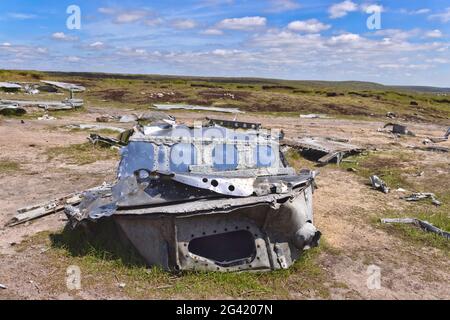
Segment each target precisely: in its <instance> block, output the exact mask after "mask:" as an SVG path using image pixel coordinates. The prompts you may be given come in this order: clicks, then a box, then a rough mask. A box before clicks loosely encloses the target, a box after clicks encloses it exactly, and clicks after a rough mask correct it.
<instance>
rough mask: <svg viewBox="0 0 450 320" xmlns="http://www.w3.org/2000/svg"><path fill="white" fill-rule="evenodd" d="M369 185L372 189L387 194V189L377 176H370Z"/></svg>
mask: <svg viewBox="0 0 450 320" xmlns="http://www.w3.org/2000/svg"><path fill="white" fill-rule="evenodd" d="M370 183H371V185H372V187H373V188H374V189H377V190H380V191H382V192H383V193H389V187H388V186H387V185H386V183H385V182H384V181H383V180H381V179H380V178H379V177H378V176H375V175H373V176H371V177H370Z"/></svg>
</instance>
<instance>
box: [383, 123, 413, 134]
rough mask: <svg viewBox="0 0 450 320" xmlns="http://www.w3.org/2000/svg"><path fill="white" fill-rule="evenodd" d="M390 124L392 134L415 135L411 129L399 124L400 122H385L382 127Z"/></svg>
mask: <svg viewBox="0 0 450 320" xmlns="http://www.w3.org/2000/svg"><path fill="white" fill-rule="evenodd" d="M390 126H392V133H394V134H401V135H409V136H415V134H414V133H413V132H412V131H409V130H408V128H407V127H406V126H404V125H401V124H397V123H386V124H385V125H384V127H383V128H387V127H390Z"/></svg>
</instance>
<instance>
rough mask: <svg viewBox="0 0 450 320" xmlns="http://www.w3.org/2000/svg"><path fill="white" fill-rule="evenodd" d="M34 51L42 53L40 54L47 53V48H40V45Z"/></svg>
mask: <svg viewBox="0 0 450 320" xmlns="http://www.w3.org/2000/svg"><path fill="white" fill-rule="evenodd" d="M36 51H37V52H38V53H42V54H46V53H48V49H47V48H42V47H39V48H37V49H36Z"/></svg>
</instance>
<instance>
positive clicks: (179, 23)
mask: <svg viewBox="0 0 450 320" xmlns="http://www.w3.org/2000/svg"><path fill="white" fill-rule="evenodd" d="M196 26H197V23H196V22H195V21H194V20H191V19H179V20H174V21H172V27H174V28H175V29H181V30H185V29H193V28H195V27H196Z"/></svg>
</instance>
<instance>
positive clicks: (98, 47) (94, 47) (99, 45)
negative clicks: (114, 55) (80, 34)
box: [89, 41, 105, 50]
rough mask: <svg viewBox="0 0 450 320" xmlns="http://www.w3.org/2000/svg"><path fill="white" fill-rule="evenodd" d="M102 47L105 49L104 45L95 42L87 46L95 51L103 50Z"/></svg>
mask: <svg viewBox="0 0 450 320" xmlns="http://www.w3.org/2000/svg"><path fill="white" fill-rule="evenodd" d="M104 47H105V44H104V43H103V42H101V41H95V42H93V43H91V44H90V45H89V48H91V49H96V50H99V49H103V48H104Z"/></svg>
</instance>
